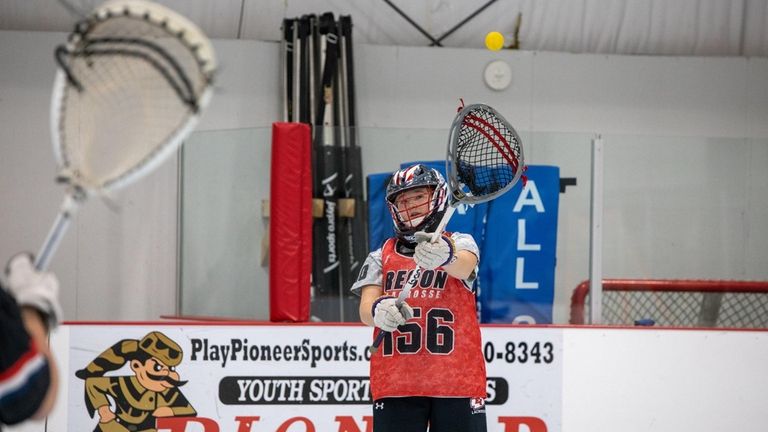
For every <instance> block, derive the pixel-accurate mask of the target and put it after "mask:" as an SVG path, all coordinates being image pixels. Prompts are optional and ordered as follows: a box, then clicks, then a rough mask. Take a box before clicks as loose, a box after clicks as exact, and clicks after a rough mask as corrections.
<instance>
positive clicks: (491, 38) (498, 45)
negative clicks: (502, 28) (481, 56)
mask: <svg viewBox="0 0 768 432" xmlns="http://www.w3.org/2000/svg"><path fill="white" fill-rule="evenodd" d="M485 47H486V48H488V49H489V50H491V51H498V50H500V49H502V48H503V47H504V35H502V34H501V33H499V32H497V31H492V32H488V34H487V35H485Z"/></svg>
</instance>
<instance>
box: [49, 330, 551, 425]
mask: <svg viewBox="0 0 768 432" xmlns="http://www.w3.org/2000/svg"><path fill="white" fill-rule="evenodd" d="M482 332H483V354H484V356H485V359H486V364H487V368H488V381H487V389H488V399H487V402H486V403H487V414H486V415H487V421H488V430H489V431H495V432H517V431H521V432H522V431H530V432H544V431H557V430H560V425H561V399H562V397H561V387H562V361H563V358H562V349H563V347H562V330H561V329H554V328H553V329H548V328H526V329H525V331H517V330H515V328H510V327H502V326H499V327H486V328H483V329H482ZM371 335H372V330H371V329H370V328H367V327H363V326H360V325H309V326H301V325H166V324H158V325H151V324H147V325H143V324H142V325H71V326H69V338H68V339H69V342H68V346H69V349H68V352H69V358H68V361H67V362H66V364H67V371H66V376H67V386H66V387H67V416H66V418H67V425H66V429H64V428H63V427H62V428H61V430H69V431H85V430H105V431H108V430H116V431H123V430H131V431H142V430H170V431H174V432H182V431H186V432H192V431H198V432H200V431H202V432H213V431H233V432H234V431H237V432H248V431H252V432H257V431H264V432H267V431H268V432H310V431H318V432H320V431H322V432H325V431H333V432H370V431H372V426H373V425H372V410H373V401H372V400H371V397H370V388H369V380H368V372H369V371H368V364H369V359H370V354H369V351H368V346H369V345H370V342H371ZM376 355H381V353H380V352H379V353H378V354H376ZM446 373H461V372H460V371H446ZM49 426H50V425H49ZM61 426H64V425H61ZM49 430H58V429H57V428H56V427H52V428H50V429H49Z"/></svg>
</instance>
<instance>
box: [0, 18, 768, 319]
mask: <svg viewBox="0 0 768 432" xmlns="http://www.w3.org/2000/svg"><path fill="white" fill-rule="evenodd" d="M64 37H65V36H64V35H63V34H59V33H27V32H0V58H3V59H4V61H2V62H0V202H2V203H3V204H2V206H1V207H0V220H1V221H2V222H1V223H0V239H2V241H0V257H7V256H10V255H11V254H12V253H14V252H16V251H19V250H30V249H31V250H36V249H37V247H38V245H39V244H40V243H41V242H42V240H43V238H44V237H45V234H46V232H47V230H48V228H49V226H50V223H51V222H52V220H53V217H54V215H55V211H56V209H57V206H58V204H59V201H60V199H61V193H62V190H61V188H60V187H58V186H56V185H55V184H54V183H53V182H52V178H53V177H54V174H55V165H54V161H53V157H52V155H51V151H50V145H49V142H50V135H49V131H48V104H49V92H50V86H51V83H52V79H53V73H54V62H53V60H52V50H53V47H54V46H55V45H56V44H57V43H60V42H61V41H63V40H64ZM215 46H216V49H217V51H218V56H219V57H220V62H221V65H222V66H221V75H220V80H219V83H218V85H217V87H218V91H217V95H216V96H215V98H214V100H213V102H212V104H211V107H210V109H209V111H208V112H207V113H206V114H205V116H204V118H203V121H202V123H201V125H200V128H201V129H204V130H220V129H233V128H244V127H267V126H269V124H270V123H271V122H272V121H274V120H277V119H279V115H280V100H279V82H280V80H279V69H278V58H279V57H278V45H277V44H275V43H269V42H257V41H224V40H220V41H215ZM495 58H503V59H505V60H507V61H508V62H509V63H510V65H511V67H512V71H513V84H512V86H511V87H510V88H509V89H507V90H505V91H503V92H493V91H491V90H489V89H488V88H487V87H485V85H484V84H483V82H482V80H481V77H482V70H483V68H484V66H485V64H486V63H487V62H489V61H490V60H492V59H495ZM355 60H356V62H357V64H356V76H357V79H358V83H357V91H358V104H359V109H358V116H359V123H360V125H361V127H363V128H380V129H382V130H385V129H390V128H398V129H413V128H420V129H431V130H433V131H432V132H430V134H434V133H438V134H439V133H440V132H439V131H442V130H444V129H445V128H446V127H447V124H448V121H450V119H451V118H452V116H453V113H454V112H455V107H456V105H457V99H458V98H459V97H464V98H465V100H466V101H467V102H475V101H478V102H479V101H482V102H486V103H489V104H491V105H493V106H495V107H496V108H497V109H498V110H499V111H501V112H503V113H505V115H506V117H507V118H508V119H509V120H510V121H511V122H512V123H513V124H515V125H516V126H517V127H518V129H520V130H521V131H523V133H524V138H525V137H528V138H529V139H528V143H527V145H526V151H527V152H528V156H529V157H528V162H529V163H533V164H548V163H555V164H557V165H559V166H560V168H561V176H563V177H577V178H578V182H579V183H578V186H577V187H576V188H569V189H568V192H567V193H565V194H561V204H560V222H559V226H560V232H559V236H558V270H557V271H558V273H557V284H558V288H557V289H558V293H557V297H556V300H557V302H558V306H557V307H556V313H555V316H556V320H558V321H560V322H562V320H563V319H564V317H565V316H566V313H565V311H566V308H567V306H566V302H567V298H568V297H569V296H570V291H571V290H572V289H573V287H575V285H576V284H577V283H578V282H579V281H581V280H583V279H585V278H586V275H587V262H588V261H587V259H588V258H587V256H586V253H587V250H586V249H584V248H583V245H586V244H588V243H586V239H587V236H588V232H587V231H586V230H587V229H588V225H587V223H586V221H587V218H588V215H589V212H588V202H589V195H588V186H589V183H588V182H589V159H588V148H587V147H584V146H585V145H588V139H589V137H591V136H593V135H594V134H595V133H602V134H604V135H608V136H611V135H613V137H614V138H613V139H614V141H616V140H619V141H621V140H622V137H624V136H626V135H644V136H647V135H656V136H668V137H707V136H711V137H725V138H730V139H738V138H742V137H757V138H762V139H766V138H768V59H765V58H679V57H643V56H636V57H622V56H602V55H576V54H560V53H536V52H502V53H491V52H489V51H485V50H470V49H437V48H402V47H386V46H363V45H361V46H358V47H357V50H356V53H355ZM436 131H438V132H436ZM561 132H567V133H568V134H560V135H558V134H555V135H552V133H561ZM406 136H407V134H406ZM568 137H572V138H573V139H574V140H577V141H579V142H578V143H577V145H574V146H573V147H571V148H569V147H567V146H563V145H562V142H563V139H567V138H568ZM641 141H642V140H641ZM610 142H611V141H610V139H607V145H609V146H610ZM442 145H443V144H442V142H441V143H435V144H431V143H430V144H428V145H425V146H422V147H418V150H416V151H415V152H412V151H411V150H412V149H414V148H416V146H414V143H412V142H408V141H405V140H404V141H400V142H391V141H390V142H381V143H376V144H373V143H363V146H364V149H363V154H364V167H365V170H366V171H367V172H380V171H384V170H391V169H393V168H394V167H395V166H396V165H397V164H398V163H399V162H400V161H402V160H408V159H416V158H417V157H421V156H419V155H424V156H429V155H435V156H433V157H430V158H434V159H437V158H440V157H441V155H442V154H443V148H442ZM743 151H745V152H747V153H746V154H745V153H739V154H733V158H734V159H735V160H738V161H741V162H740V163H733V164H731V165H728V167H729V168H730V169H733V170H738V172H733V173H732V175H734V176H739V177H738V180H737V181H736V183H738V184H739V185H740V186H739V187H741V186H744V187H745V188H746V192H744V193H743V194H739V196H738V197H734V198H732V199H731V198H728V196H729V195H732V194H731V193H729V191H728V190H725V189H723V190H721V191H720V192H721V193H720V194H719V195H722V196H725V197H726V198H725V199H726V201H724V202H722V203H721V204H722V208H723V209H724V211H726V210H727V211H732V212H736V213H738V214H743V215H744V219H743V220H746V221H747V222H748V223H749V229H748V230H747V231H742V232H741V234H740V235H738V236H736V237H734V238H727V237H725V238H720V239H719V241H718V242H716V243H715V246H717V247H721V246H722V245H728V248H732V249H738V248H740V247H742V246H743V243H742V242H745V241H747V240H745V239H755V238H756V239H758V240H762V239H768V226H766V222H765V220H768V219H767V218H765V217H763V215H768V203H767V202H766V199H768V198H766V197H767V196H768V194H766V193H765V192H766V188H767V187H768V179H767V178H766V175H767V174H766V173H765V170H764V167H765V166H766V163H768V151H766V149H765V146H764V145H760V144H756V145H753V146H748V147H746V148H745V149H744V150H743ZM725 153H726V154H730V153H732V152H731V151H726V152H725ZM718 155H719V153H718V154H716V155H714V156H712V157H713V158H717V157H720V156H718ZM643 157H644V159H643V163H641V164H637V163H636V162H637V161H632V163H631V164H630V166H628V167H614V169H616V170H618V171H619V172H620V173H623V172H626V171H627V170H630V169H636V168H637V167H638V166H640V167H647V166H654V163H655V162H654V161H656V160H658V158H659V157H663V154H662V155H658V156H657V155H644V156H643ZM703 157H704V158H707V156H706V154H705V155H704V156H703ZM715 162H717V161H715ZM177 166H178V161H177V160H173V161H171V162H170V163H167V164H166V165H164V166H163V167H162V168H161V169H159V170H158V171H157V172H155V173H153V174H152V175H151V176H150V177H149V178H147V179H144V180H142V181H141V182H140V183H139V184H136V185H132V186H131V187H130V188H129V189H128V190H126V191H124V192H123V193H121V195H120V196H118V197H116V198H115V199H116V201H117V203H118V204H120V206H121V208H122V210H121V212H120V213H117V214H116V213H113V212H111V211H110V210H108V208H107V207H106V206H105V205H104V204H102V203H100V202H97V201H94V202H90V203H88V204H87V205H86V206H85V207H84V208H83V209H82V211H81V213H80V215H79V217H78V219H77V222H76V223H75V224H74V226H73V228H72V229H71V231H70V233H69V234H68V236H67V238H66V239H65V241H64V243H63V244H62V246H61V249H60V251H59V254H58V255H57V256H56V257H55V258H54V261H53V264H52V269H53V270H55V271H56V272H57V274H58V275H59V278H60V279H61V281H62V292H63V295H62V302H63V306H64V310H65V317H66V319H69V320H75V319H78V320H84V319H89V320H92V319H130V320H142V319H154V318H157V317H158V316H159V315H162V314H172V313H174V311H175V287H176V278H177V276H176V240H177V226H176V217H177V215H176V211H177V207H176V201H177ZM707 170H708V167H707V166H696V165H693V164H686V163H677V164H675V167H674V169H670V170H669V171H668V172H666V174H668V175H670V176H672V178H671V179H670V180H674V179H687V178H695V179H703V180H702V181H700V182H699V183H698V185H699V187H702V188H707V189H709V188H726V187H730V186H729V185H725V186H723V185H720V183H718V181H717V179H714V180H713V179H712V178H710V177H709V176H707V175H706V173H707ZM726 177H727V176H726ZM620 186H621V185H620ZM625 186H627V187H630V186H631V187H643V185H642V184H640V185H635V184H629V185H625ZM694 186H695V185H694ZM625 191H626V188H625V187H618V188H617V189H616V191H615V194H616V195H617V196H621V195H622V194H623V193H624V192H625ZM609 192H610V191H608V189H607V193H609ZM610 199H611V196H610V195H609V196H607V197H606V202H607V203H609V202H611V201H610ZM701 199H704V198H701ZM607 205H608V204H607ZM699 207H701V203H700V202H698V201H697V202H696V205H693V206H692V208H691V210H690V211H688V214H686V212H681V213H678V214H677V217H678V218H680V219H678V220H675V221H672V222H673V223H671V224H670V225H669V226H666V227H663V228H660V229H661V231H660V232H658V233H656V235H658V236H659V237H662V238H669V237H673V238H674V236H675V235H677V233H676V227H677V226H680V225H681V224H685V223H689V219H688V218H690V217H691V216H692V215H691V213H692V212H696V211H700V208H699ZM649 208H653V207H649ZM619 210H620V211H621V212H625V211H627V210H625V209H619ZM622 214H623V213H622ZM694 215H695V214H694ZM609 222H610V221H609V220H606V224H608V223H609ZM718 227H719V225H717V226H715V227H714V228H715V229H717V228H718ZM712 229H713V227H710V226H704V227H702V229H701V230H700V232H702V233H706V232H711V231H712ZM627 230H628V231H629V232H630V233H631V232H632V231H633V230H634V227H631V226H630V227H628V228H627ZM623 232H624V231H622V233H623ZM636 235H642V233H641V234H636ZM611 238H613V237H611V236H609V235H607V236H606V241H610V239H611ZM643 239H644V237H641V238H639V239H638V238H637V237H632V236H630V237H629V238H621V239H618V238H617V240H616V241H619V240H620V243H617V245H616V246H617V247H618V248H619V249H620V250H628V249H629V248H630V247H636V246H638V245H639V244H640V243H642V242H640V241H638V240H643ZM766 244H768V242H763V241H754V240H752V243H749V244H748V245H746V250H745V252H744V253H742V254H741V255H738V256H736V257H735V258H734V259H735V260H736V261H735V262H737V263H738V264H742V261H743V267H741V268H740V269H739V270H733V269H730V268H725V269H723V273H722V274H719V275H715V276H718V277H724V278H725V277H728V278H730V277H734V278H735V277H740V278H760V279H766V278H768V274H766V271H767V270H765V268H766V267H767V266H766V265H765V264H766V258H765V257H766V256H768V246H766ZM610 246H611V245H610V244H608V245H606V247H610ZM694 246H696V245H694ZM705 246H706V245H705ZM642 247H643V248H644V249H643V250H644V251H645V252H644V253H643V254H642V255H641V258H642V259H649V258H648V256H649V255H652V254H658V253H663V250H661V251H658V252H657V251H655V248H654V245H653V244H642ZM713 253H717V251H712V250H711V249H707V248H705V247H702V248H697V247H694V248H693V249H692V250H689V251H688V250H687V251H686V256H685V257H684V259H686V260H687V261H686V262H693V263H696V262H698V261H699V260H698V259H697V258H699V257H707V256H709V255H711V254H713ZM662 258H666V259H664V260H663V261H664V262H662V263H652V265H649V266H648V267H647V268H645V269H644V271H642V272H637V273H639V275H633V276H634V277H640V276H644V277H658V276H656V274H655V273H656V272H657V271H664V270H665V269H664V268H661V267H660V266H667V267H671V268H674V266H675V259H683V257H679V256H671V255H663V256H662ZM607 259H608V260H610V259H612V257H607ZM706 262H708V261H704V263H706ZM619 264H621V263H615V262H611V261H609V262H607V263H606V268H608V269H611V268H613V269H616V270H615V271H616V272H617V274H613V275H610V276H612V277H621V276H622V274H619V273H623V272H625V271H627V270H633V269H635V268H636V267H633V266H632V264H629V265H628V266H629V267H626V266H622V265H619ZM640 265H642V263H640ZM639 268H643V267H639ZM702 268H703V267H701V265H699V267H696V266H693V268H692V273H696V272H697V271H698V270H701V269H702ZM686 277H697V274H689V275H686ZM258 289H261V290H264V292H266V280H265V281H264V284H263V285H262V286H259V287H258ZM265 298H266V297H265ZM258 318H266V317H265V316H260V317H258Z"/></svg>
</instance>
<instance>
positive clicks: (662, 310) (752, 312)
mask: <svg viewBox="0 0 768 432" xmlns="http://www.w3.org/2000/svg"><path fill="white" fill-rule="evenodd" d="M584 303H585V304H584V316H585V317H588V316H589V295H587V298H586V300H585V302H584ZM638 320H652V322H653V324H654V325H657V326H669V327H728V328H768V292H765V293H755V292H711V293H705V292H693V291H603V304H602V324H606V325H626V326H631V325H635V323H636V321H638Z"/></svg>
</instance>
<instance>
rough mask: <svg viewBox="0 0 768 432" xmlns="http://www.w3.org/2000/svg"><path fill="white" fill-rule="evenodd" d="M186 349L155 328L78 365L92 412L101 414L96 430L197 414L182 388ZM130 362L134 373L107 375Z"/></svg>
mask: <svg viewBox="0 0 768 432" xmlns="http://www.w3.org/2000/svg"><path fill="white" fill-rule="evenodd" d="M183 354H184V353H183V351H182V350H181V347H179V345H178V344H177V343H176V342H174V341H173V340H171V339H170V338H169V337H168V336H166V335H164V334H162V333H160V332H158V331H154V332H151V333H149V334H147V335H146V336H144V337H143V338H142V339H141V340H134V339H126V340H122V341H120V342H118V343H116V344H114V345H113V346H112V347H111V348H109V349H107V350H106V351H104V352H103V353H101V354H100V355H99V356H98V357H96V358H95V359H93V361H91V363H89V364H88V366H87V367H86V368H85V369H81V370H79V371H77V372H76V373H75V376H77V377H78V378H80V379H83V380H85V406H86V407H87V408H88V414H89V415H90V416H91V418H93V416H94V414H95V413H97V412H98V414H99V423H98V425H97V426H96V428H95V429H94V431H105V432H111V431H120V432H123V431H131V432H133V431H155V430H156V429H155V419H156V418H158V417H174V416H180V417H192V416H196V415H197V412H196V411H195V409H194V408H192V405H190V404H189V402H188V401H187V399H186V398H185V397H184V395H183V394H182V393H181V391H180V390H179V387H181V386H183V385H184V384H186V381H181V379H180V377H179V373H178V372H176V366H178V365H179V364H180V363H181V359H182V356H183ZM126 363H128V364H129V366H130V368H131V371H133V375H129V376H104V375H105V374H106V373H107V372H111V371H116V370H118V369H120V368H122V367H123V366H124V365H125V364H126ZM110 399H111V400H112V402H113V404H112V405H113V406H114V409H113V408H112V406H111V405H110Z"/></svg>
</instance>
